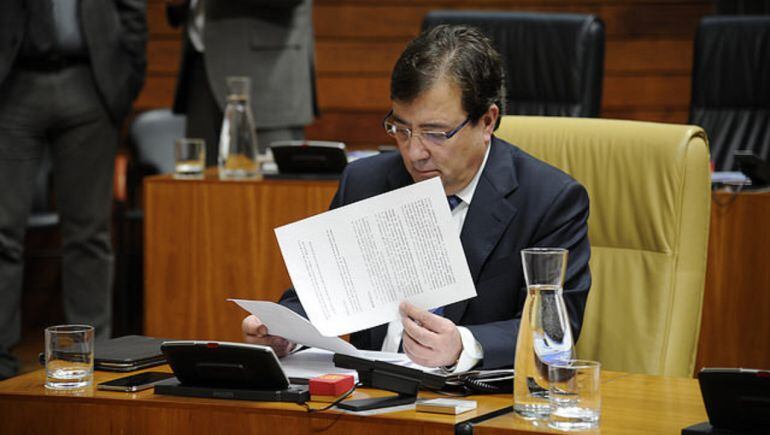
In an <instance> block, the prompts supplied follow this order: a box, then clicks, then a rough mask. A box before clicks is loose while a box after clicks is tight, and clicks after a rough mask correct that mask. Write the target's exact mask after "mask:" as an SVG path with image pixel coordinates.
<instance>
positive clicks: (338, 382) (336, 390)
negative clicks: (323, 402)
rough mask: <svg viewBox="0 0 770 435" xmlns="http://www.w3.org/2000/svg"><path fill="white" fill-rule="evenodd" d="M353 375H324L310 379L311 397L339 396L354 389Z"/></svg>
mask: <svg viewBox="0 0 770 435" xmlns="http://www.w3.org/2000/svg"><path fill="white" fill-rule="evenodd" d="M353 382H354V380H353V376H351V375H323V376H318V377H315V378H312V379H310V395H311V396H314V395H318V396H339V395H340V394H343V393H345V392H347V391H348V390H350V389H351V388H353Z"/></svg>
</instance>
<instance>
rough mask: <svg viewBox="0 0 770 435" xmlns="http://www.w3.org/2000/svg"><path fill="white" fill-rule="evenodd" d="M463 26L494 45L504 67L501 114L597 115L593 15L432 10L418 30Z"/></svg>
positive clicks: (599, 40) (597, 23)
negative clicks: (481, 34)
mask: <svg viewBox="0 0 770 435" xmlns="http://www.w3.org/2000/svg"><path fill="white" fill-rule="evenodd" d="M439 24H468V25H472V26H475V27H477V28H479V29H480V30H481V31H482V32H484V33H485V34H486V35H487V36H488V37H489V38H490V39H491V40H492V42H493V43H494V45H495V47H496V48H497V50H498V51H499V52H500V54H501V56H502V57H503V63H504V64H505V66H506V79H505V86H506V94H507V98H506V105H507V107H506V114H511V115H549V116H581V117H597V116H599V111H600V106H601V99H602V76H603V74H604V24H603V23H602V21H601V20H600V19H599V18H597V17H595V16H593V15H580V14H552V13H520V12H472V11H432V12H429V13H428V14H427V15H426V16H425V18H424V20H423V23H422V26H423V28H424V29H425V28H429V27H433V26H436V25H439Z"/></svg>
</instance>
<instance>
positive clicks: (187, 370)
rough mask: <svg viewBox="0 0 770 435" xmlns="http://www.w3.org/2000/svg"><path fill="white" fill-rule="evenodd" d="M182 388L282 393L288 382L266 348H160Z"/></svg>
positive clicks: (183, 344)
mask: <svg viewBox="0 0 770 435" xmlns="http://www.w3.org/2000/svg"><path fill="white" fill-rule="evenodd" d="M161 350H162V351H163V354H164V355H166V360H168V363H169V365H170V366H171V369H172V370H173V371H174V374H175V375H176V377H177V379H178V380H179V382H181V383H182V385H184V386H195V387H218V388H241V389H252V390H284V389H286V388H288V387H289V379H288V378H287V377H286V375H285V374H284V372H283V369H282V368H281V365H280V363H279V362H278V358H277V357H276V356H275V353H274V352H273V349H272V348H270V347H268V346H260V345H256V344H244V343H228V342H220V341H195V340H180V341H166V342H163V344H162V345H161Z"/></svg>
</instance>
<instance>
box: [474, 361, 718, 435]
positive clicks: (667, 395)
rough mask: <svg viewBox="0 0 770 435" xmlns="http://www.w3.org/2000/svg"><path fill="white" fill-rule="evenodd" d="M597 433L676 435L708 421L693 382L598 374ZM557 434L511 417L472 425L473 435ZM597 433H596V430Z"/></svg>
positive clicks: (606, 373)
mask: <svg viewBox="0 0 770 435" xmlns="http://www.w3.org/2000/svg"><path fill="white" fill-rule="evenodd" d="M601 393H602V415H601V431H602V432H603V433H607V434H614V433H624V434H679V433H681V431H682V428H684V427H687V426H690V425H693V424H696V423H700V422H702V421H706V420H708V417H707V415H706V409H705V407H704V405H703V399H702V398H701V395H700V388H699V387H698V382H697V381H696V380H695V379H690V378H666V377H660V376H648V375H639V374H623V373H615V372H602V385H601ZM532 432H536V433H561V434H563V433H564V432H559V431H555V430H551V429H549V428H548V427H546V426H544V425H543V424H542V423H541V424H538V425H537V426H536V425H534V424H533V423H531V422H528V421H526V420H522V419H520V418H518V417H516V416H515V415H513V414H505V415H503V416H500V417H497V418H493V419H490V420H487V421H484V422H481V423H479V424H477V425H475V426H474V428H473V433H474V435H503V434H505V435H511V434H531V433H532ZM597 433H598V431H597Z"/></svg>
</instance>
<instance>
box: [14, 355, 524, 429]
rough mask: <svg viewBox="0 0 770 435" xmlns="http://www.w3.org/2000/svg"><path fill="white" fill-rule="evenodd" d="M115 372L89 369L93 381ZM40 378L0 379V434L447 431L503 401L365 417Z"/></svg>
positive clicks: (488, 398) (500, 406) (502, 398)
mask: <svg viewBox="0 0 770 435" xmlns="http://www.w3.org/2000/svg"><path fill="white" fill-rule="evenodd" d="M153 370H158V369H157V368H155V369H153ZM161 370H163V371H168V368H163V369H161ZM121 376H122V374H115V373H105V372H96V374H95V378H94V381H95V382H96V383H99V382H105V381H107V380H110V379H114V378H117V377H121ZM44 381H45V373H44V371H43V370H39V371H37V372H32V373H27V374H25V375H22V376H18V377H16V378H11V379H8V380H6V381H3V382H0V433H2V434H41V435H49V434H135V435H144V434H148V435H149V434H159V435H160V434H162V435H166V434H192V435H194V434H206V435H209V434H270V435H276V434H310V433H324V434H346V435H347V434H364V433H365V434H367V435H379V434H383V435H384V434H394V433H396V434H399V435H410V434H415V435H417V434H422V435H439V434H446V435H450V434H454V430H455V425H456V424H459V423H462V422H464V421H467V420H469V419H472V418H475V417H478V416H481V415H484V414H488V413H490V412H493V411H495V410H498V409H503V408H506V407H508V406H510V405H511V399H510V397H508V396H507V395H506V396H484V397H481V396H477V397H472V399H474V400H477V401H478V403H479V407H478V408H477V409H476V410H475V411H471V412H467V413H465V414H461V415H459V416H449V415H441V414H427V413H422V412H420V413H418V412H415V411H414V410H413V409H412V410H407V411H400V412H392V413H387V414H379V415H372V416H358V415H352V414H343V413H341V412H340V411H324V412H320V413H315V414H309V413H307V411H305V408H304V407H302V406H301V405H297V404H289V403H268V402H247V401H238V400H217V399H197V398H187V397H174V396H161V395H155V394H153V393H152V390H146V391H142V392H139V393H120V392H109V391H100V390H97V389H96V388H95V387H92V388H89V389H87V390H83V391H82V392H77V393H71V392H57V391H51V390H47V389H46V388H45V387H44V386H43V383H44ZM377 395H381V392H379V391H375V390H362V391H357V392H356V393H355V394H354V398H366V397H370V396H377ZM428 396H430V395H428ZM315 405H323V404H313V406H314V407H315Z"/></svg>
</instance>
